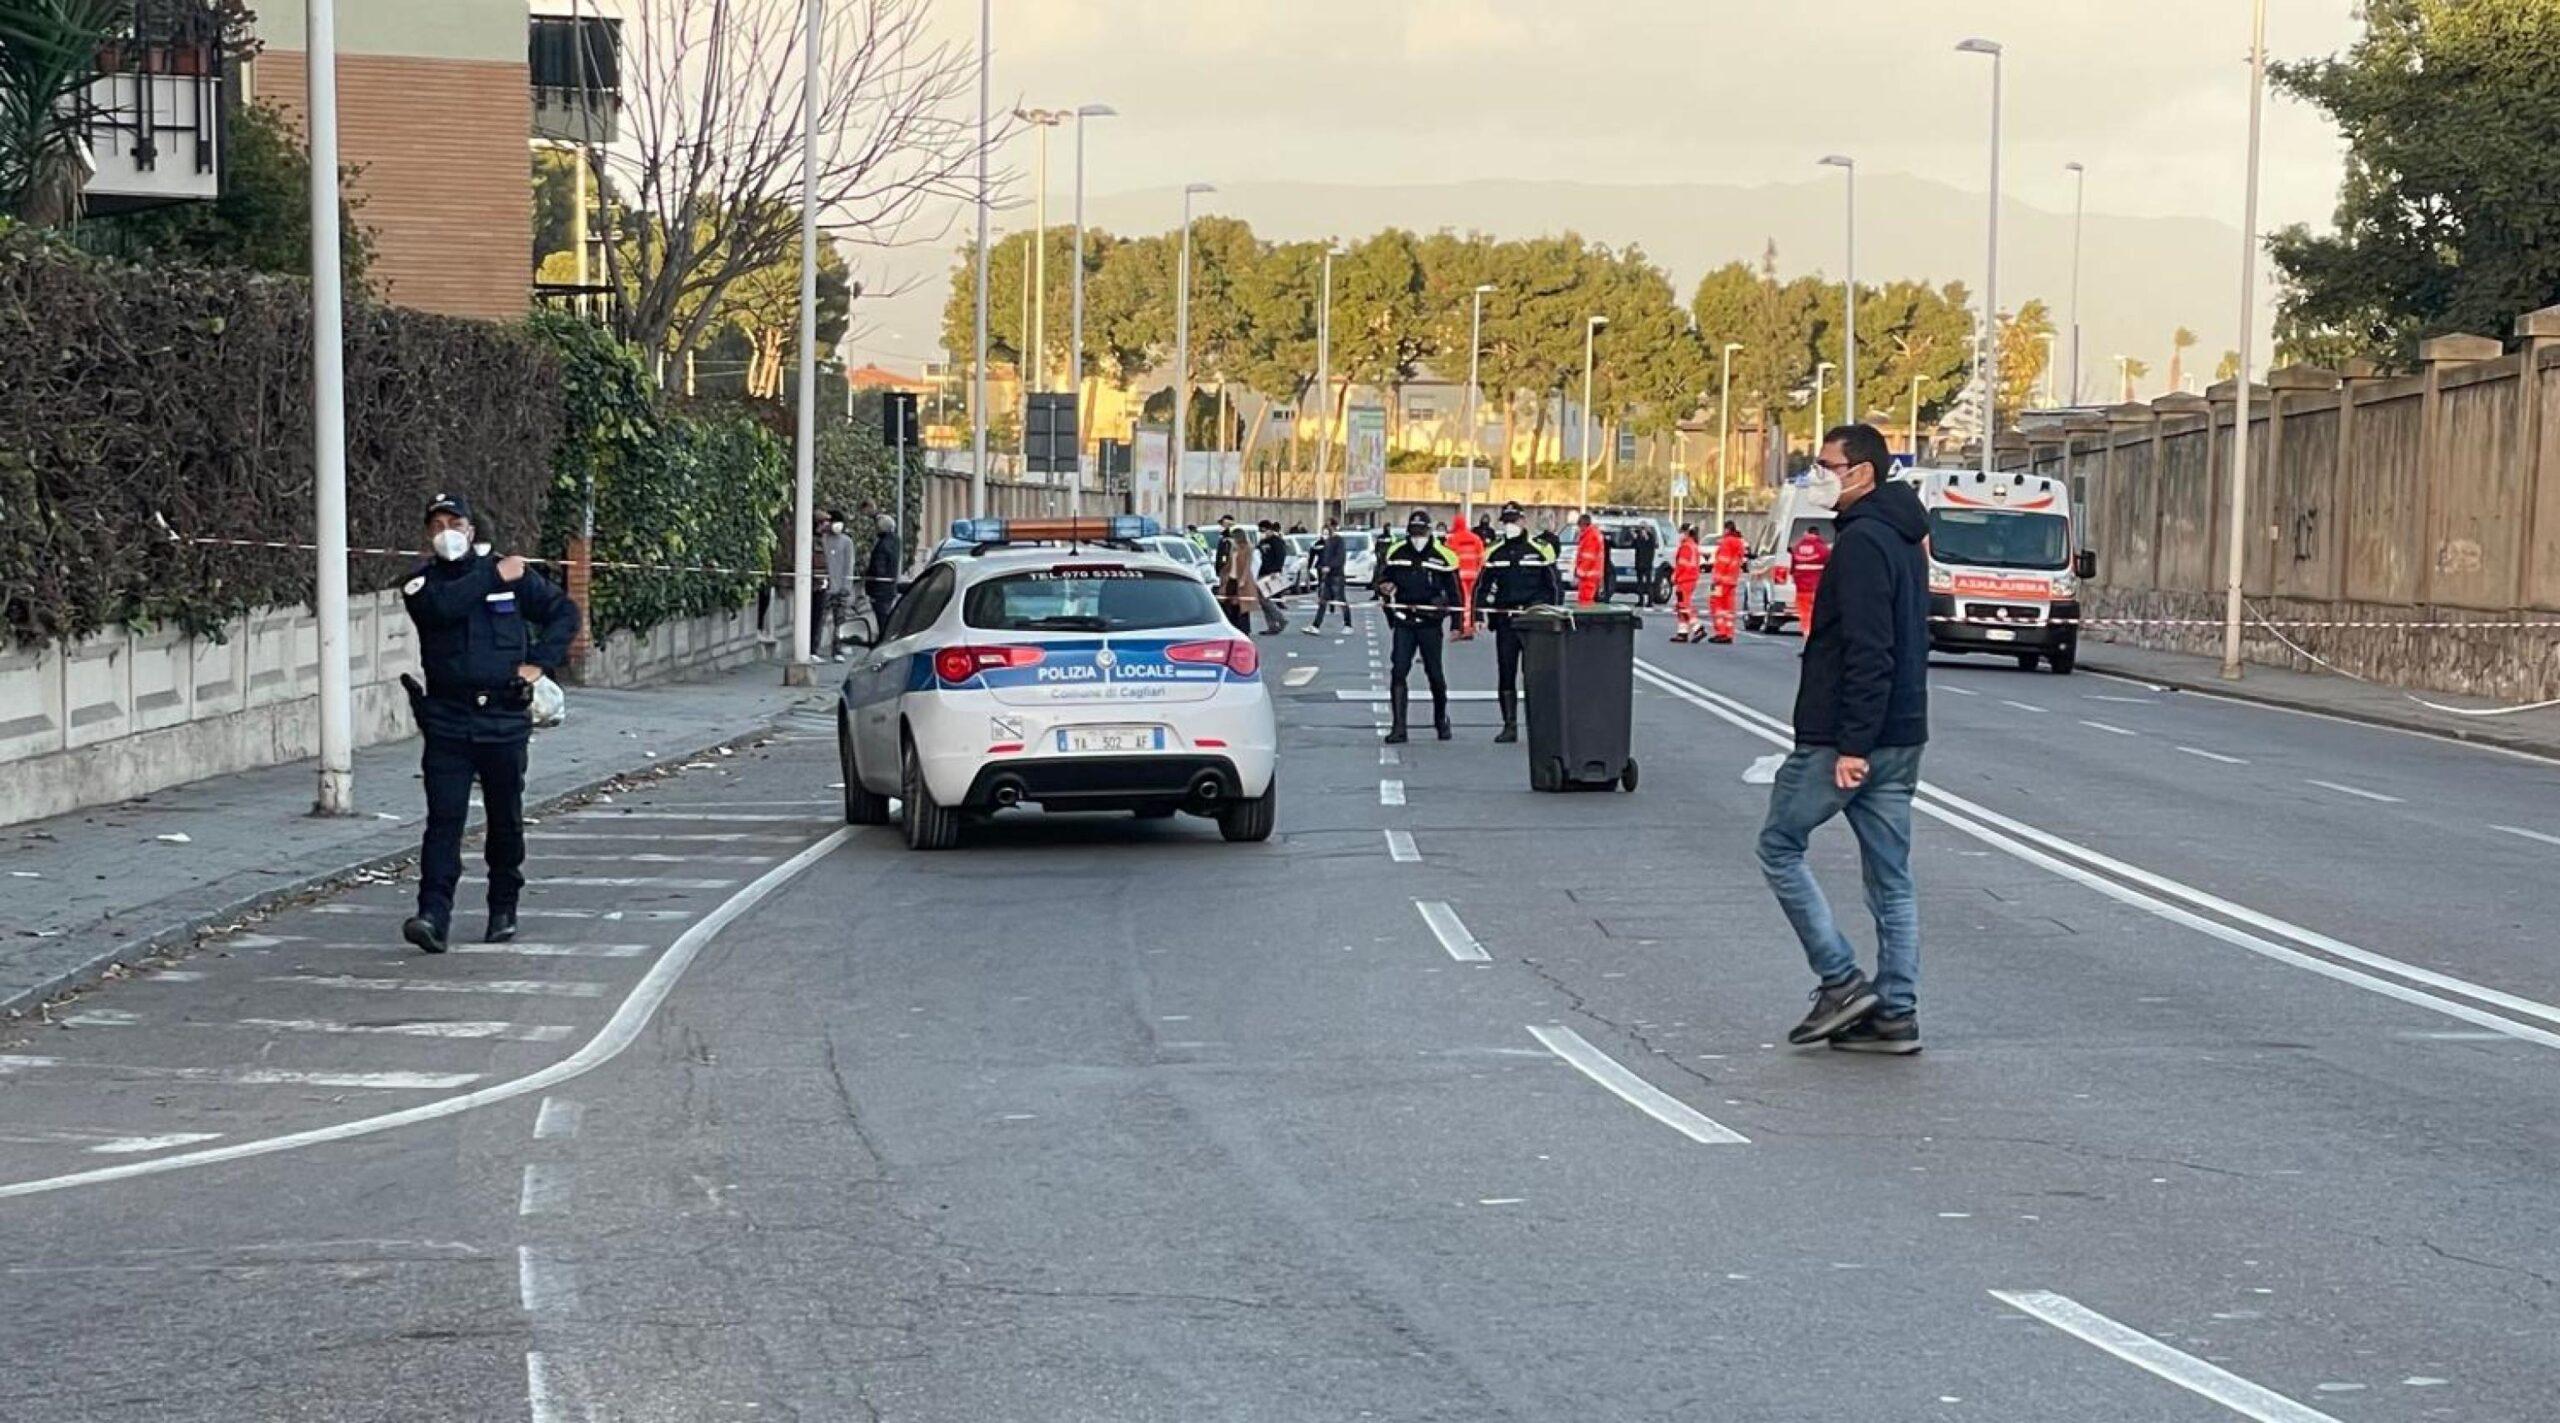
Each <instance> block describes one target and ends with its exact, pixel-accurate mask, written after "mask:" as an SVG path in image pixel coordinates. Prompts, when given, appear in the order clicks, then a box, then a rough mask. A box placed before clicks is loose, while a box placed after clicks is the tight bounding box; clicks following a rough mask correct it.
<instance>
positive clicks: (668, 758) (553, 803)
mask: <svg viewBox="0 0 2560 1423" xmlns="http://www.w3.org/2000/svg"><path fill="white" fill-rule="evenodd" d="M788 715H790V710H789V709H786V710H784V711H783V712H780V713H778V714H776V715H775V716H773V717H772V718H770V719H768V720H766V721H764V722H761V723H759V724H758V725H756V726H753V727H750V728H748V729H747V730H745V731H738V732H732V733H730V734H729V735H726V736H723V737H720V738H718V739H716V740H712V741H705V742H698V743H695V744H693V745H692V746H690V747H687V748H686V749H683V750H678V751H670V752H667V753H665V754H663V755H661V756H659V757H657V758H656V759H655V760H652V761H648V762H646V763H644V764H642V765H640V766H636V767H624V768H622V769H619V770H615V771H609V772H606V773H605V774H603V775H600V776H595V777H592V778H590V779H588V780H585V781H582V782H579V783H578V784H576V785H573V786H570V787H568V788H567V789H565V790H559V791H554V792H552V793H551V794H549V795H546V796H544V797H542V798H541V799H540V800H538V801H536V800H527V801H526V802H525V805H524V810H525V814H526V815H528V816H532V815H538V814H546V813H548V812H550V811H551V810H553V809H556V808H557V807H559V806H561V805H564V804H567V803H568V802H570V801H574V800H583V799H585V798H586V797H588V796H591V795H594V794H596V793H597V792H599V791H602V790H603V789H604V788H605V787H607V786H610V785H612V784H613V783H614V782H616V781H619V780H621V779H622V778H623V777H625V776H629V775H632V774H634V773H635V772H638V771H645V770H649V769H653V768H657V767H664V766H670V765H674V764H676V763H678V762H682V761H688V760H691V759H693V758H694V757H697V756H704V755H709V754H710V753H712V752H714V751H717V750H719V749H720V748H721V747H723V746H730V745H734V744H735V743H738V742H741V741H745V740H748V739H750V738H752V737H756V736H761V735H763V734H764V733H766V732H768V731H770V730H772V729H773V728H774V727H775V726H776V725H779V724H780V722H781V721H782V719H783V717H785V716H788ZM466 833H468V832H466ZM394 845H396V846H398V848H396V849H394V848H391V847H392V846H394ZM345 853H347V854H350V855H352V856H354V858H351V859H346V860H341V861H339V862H337V863H334V864H331V865H329V866H327V867H326V868H321V869H314V870H309V871H306V872H301V873H297V874H295V875H294V876H293V877H291V878H289V879H284V880H279V881H275V882H272V883H269V884H266V885H264V886H262V887H260V888H259V889H258V890H257V891H255V892H254V893H250V894H233V895H229V896H227V897H222V898H216V899H213V900H210V901H207V900H204V899H201V898H197V899H194V900H192V901H191V900H190V899H189V898H188V897H187V896H185V895H173V896H171V897H170V898H169V899H164V900H161V901H159V903H160V904H161V905H168V906H171V907H170V908H169V910H168V911H167V913H168V915H169V916H170V922H167V923H164V924H162V925H161V926H160V927H159V928H156V929H153V930H151V931H150V932H149V933H147V934H143V935H141V936H139V937H125V938H118V939H116V940H115V941H114V942H113V943H108V944H97V945H94V946H92V947H90V948H88V949H86V950H79V949H78V945H79V942H80V941H79V940H70V941H66V946H67V947H71V948H73V949H75V951H78V952H80V953H81V957H80V958H79V960H78V961H77V962H76V963H74V964H72V965H71V966H70V967H68V968H64V969H60V970H57V971H54V972H52V973H49V974H47V975H45V976H44V977H42V978H39V979H38V980H37V981H36V982H34V983H33V984H31V985H29V986H27V987H25V988H21V989H0V1025H5V1024H6V1023H8V1022H9V1021H10V1020H11V1019H14V1018H19V1017H23V1016H24V1015H25V1014H26V1013H27V1012H28V1011H30V1010H32V1009H33V1008H35V1007H36V1006H37V1005H39V1004H42V1003H44V1002H46V1001H48V1000H50V999H53V998H55V997H58V996H60V995H61V994H64V993H67V992H70V991H72V990H74V989H80V988H87V987H89V986H90V985H92V984H94V983H96V982H98V981H99V980H100V979H101V978H103V977H104V976H105V975H106V972H107V970H109V969H111V968H114V967H116V966H117V965H118V964H121V963H125V962H127V961H129V960H133V959H139V958H146V957H149V956H150V955H153V954H156V953H159V952H161V951H163V950H166V949H170V948H175V947H179V946H182V945H186V944H190V943H192V942H193V941H194V939H195V937H196V936H197V935H198V934H200V933H202V932H203V931H204V930H205V929H206V928H208V927H210V926H212V925H215V924H222V923H228V922H231V921H233V920H237V919H242V918H246V917H247V916H249V915H252V914H255V913H258V912H259V911H261V910H265V909H270V908H273V907H275V906H277V905H279V904H282V903H284V902H286V901H288V900H292V899H298V898H300V897H302V896H304V895H307V894H309V893H311V892H312V891H314V890H318V889H327V888H330V887H332V886H334V885H336V884H338V883H339V882H340V881H342V880H346V879H350V878H352V877H354V876H356V875H360V874H366V873H369V872H371V871H374V870H380V869H387V868H390V867H391V866H394V865H399V864H404V863H407V862H408V861H411V860H414V859H416V858H417V857H418V831H417V829H416V827H414V826H413V827H409V828H406V829H402V830H396V831H389V832H385V833H383V834H379V835H372V836H368V837H366V838H365V839H363V840H359V841H356V842H354V843H352V844H351V845H350V846H349V847H348V849H347V850H346V851H345ZM214 893H216V894H220V893H221V891H218V890H217V891H214ZM154 907H156V906H145V909H150V908H154ZM137 912H140V911H137ZM88 937H91V936H89V935H84V936H83V938H84V939H85V938H88Z"/></svg>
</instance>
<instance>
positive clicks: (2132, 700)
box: [2086, 692, 2160, 707]
mask: <svg viewBox="0 0 2560 1423" xmlns="http://www.w3.org/2000/svg"><path fill="white" fill-rule="evenodd" d="M2086 700H2088V701H2093V702H2118V703H2121V704H2123V705H2125V706H2129V707H2156V706H2158V705H2160V699H2159V698H2158V697H2111V696H2109V695H2107V694H2106V693H2104V692H2091V693H2089V694H2088V696H2087V698H2086Z"/></svg>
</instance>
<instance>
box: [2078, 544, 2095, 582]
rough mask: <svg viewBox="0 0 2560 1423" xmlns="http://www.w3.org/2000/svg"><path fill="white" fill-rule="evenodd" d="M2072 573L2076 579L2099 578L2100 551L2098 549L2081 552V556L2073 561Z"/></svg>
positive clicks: (2086, 549)
mask: <svg viewBox="0 0 2560 1423" xmlns="http://www.w3.org/2000/svg"><path fill="white" fill-rule="evenodd" d="M2071 572H2072V574H2073V576H2074V577H2079V578H2095V577H2097V576H2098V551H2097V550H2096V549H2088V548H2084V549H2082V550H2080V554H2079V556H2078V557H2077V558H2074V559H2073V560H2071Z"/></svg>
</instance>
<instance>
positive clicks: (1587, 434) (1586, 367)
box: [1582, 316, 1609, 514]
mask: <svg viewBox="0 0 2560 1423" xmlns="http://www.w3.org/2000/svg"><path fill="white" fill-rule="evenodd" d="M1608 324H1609V318H1607V317H1605V316H1591V317H1585V318H1584V319H1583V323H1582V512H1584V513H1586V514H1588V513H1590V512H1591V355H1592V350H1593V348H1594V347H1595V346H1596V345H1597V344H1598V342H1599V339H1600V328H1601V327H1603V326H1606V325H1608Z"/></svg>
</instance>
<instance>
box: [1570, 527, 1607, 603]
mask: <svg viewBox="0 0 2560 1423" xmlns="http://www.w3.org/2000/svg"><path fill="white" fill-rule="evenodd" d="M1580 523H1581V525H1582V535H1581V537H1580V538H1579V539H1578V540H1577V541H1576V542H1575V544H1574V546H1573V601H1575V602H1577V603H1605V602H1608V601H1609V540H1608V538H1607V537H1606V536H1604V535H1603V534H1602V533H1601V532H1600V526H1599V525H1597V524H1595V523H1593V522H1591V516H1590V515H1589V514H1584V515H1582V516H1581V519H1580Z"/></svg>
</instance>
